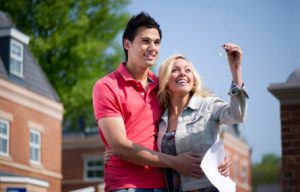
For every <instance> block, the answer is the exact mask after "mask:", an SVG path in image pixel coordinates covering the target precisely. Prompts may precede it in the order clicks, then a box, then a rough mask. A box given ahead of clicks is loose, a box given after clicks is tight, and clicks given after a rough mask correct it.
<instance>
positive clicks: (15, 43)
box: [9, 39, 24, 77]
mask: <svg viewBox="0 0 300 192" xmlns="http://www.w3.org/2000/svg"><path fill="white" fill-rule="evenodd" d="M14 46H16V47H18V48H20V55H18V54H15V53H14V49H13V48H14ZM23 53H24V45H23V44H22V43H20V42H18V41H16V40H14V39H11V41H10V65H9V69H10V73H12V74H14V75H16V76H18V77H23V66H24V65H23V63H24V62H23V58H24V57H23ZM12 60H14V61H15V62H18V63H19V64H20V71H17V70H16V69H15V67H14V66H13V62H12Z"/></svg>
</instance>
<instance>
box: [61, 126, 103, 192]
mask: <svg viewBox="0 0 300 192" xmlns="http://www.w3.org/2000/svg"><path fill="white" fill-rule="evenodd" d="M104 150H105V146H104V145H103V143H102V141H101V139H100V136H99V134H98V129H97V128H95V129H92V130H91V131H89V132H87V131H84V132H77V133H74V132H65V133H64V134H63V177H64V179H63V183H62V191H63V192H67V191H72V190H78V191H80V189H84V190H82V191H87V189H89V190H90V192H96V191H97V192H100V191H103V188H104V186H103V182H104V180H103V169H104V166H103V158H102V154H103V151H104Z"/></svg>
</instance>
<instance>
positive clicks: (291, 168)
mask: <svg viewBox="0 0 300 192" xmlns="http://www.w3.org/2000/svg"><path fill="white" fill-rule="evenodd" d="M280 108H281V115H280V116H281V139H282V178H281V182H282V183H281V185H282V191H289V192H299V191H300V182H299V181H300V104H290V105H281V106H280Z"/></svg>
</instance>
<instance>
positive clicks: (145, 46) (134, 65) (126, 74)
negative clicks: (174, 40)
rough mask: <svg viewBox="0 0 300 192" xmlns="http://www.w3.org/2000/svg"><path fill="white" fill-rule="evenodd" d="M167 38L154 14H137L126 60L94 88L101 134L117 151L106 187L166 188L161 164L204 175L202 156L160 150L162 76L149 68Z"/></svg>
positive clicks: (109, 165)
mask: <svg viewBox="0 0 300 192" xmlns="http://www.w3.org/2000/svg"><path fill="white" fill-rule="evenodd" d="M161 38H162V32H161V29H160V26H159V24H158V23H157V22H156V21H155V20H154V19H153V18H152V17H151V16H149V15H148V14H146V13H144V12H141V13H139V14H138V15H136V16H133V17H132V18H131V19H130V20H129V22H128V23H127V27H126V29H125V31H124V34H123V48H124V52H125V56H126V61H125V62H124V63H121V64H120V65H119V67H118V68H117V69H116V70H115V71H114V72H112V73H111V74H108V75H107V76H105V77H104V78H102V79H100V80H99V81H98V82H97V83H96V84H95V86H94V89H93V106H94V112H95V116H96V119H97V123H98V127H99V132H100V135H101V138H102V139H103V141H104V143H105V145H106V146H107V147H108V148H109V149H110V150H111V151H112V153H113V156H112V158H111V159H110V160H109V161H108V162H107V165H106V168H105V176H104V178H105V191H112V190H114V191H115V190H122V189H131V188H132V189H135V190H142V191H143V190H145V189H148V190H147V191H149V190H150V191H156V192H158V191H164V190H165V188H166V184H165V178H164V174H163V171H162V169H161V168H172V169H175V170H177V171H178V172H179V173H181V174H184V175H187V176H193V177H199V176H201V174H203V173H202V171H201V169H200V166H199V164H200V160H199V158H198V156H197V155H195V154H193V153H191V152H189V153H184V154H179V155H178V156H170V155H166V154H163V153H159V152H157V144H156V133H157V127H158V122H159V120H160V117H161V115H162V108H161V106H160V104H159V103H158V100H157V97H156V94H157V91H158V79H157V77H156V76H155V75H154V74H153V73H152V72H151V71H150V69H149V68H150V67H151V66H153V65H154V64H155V62H156V59H157V57H158V54H159V50H160V42H161ZM227 170H228V169H227ZM223 171H224V170H223Z"/></svg>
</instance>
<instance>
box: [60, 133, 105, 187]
mask: <svg viewBox="0 0 300 192" xmlns="http://www.w3.org/2000/svg"><path fill="white" fill-rule="evenodd" d="M96 136H98V134H97V135H96ZM99 142H100V141H99ZM102 153H103V148H101V147H96V148H73V149H64V150H63V177H64V183H63V185H62V191H70V190H74V189H80V188H84V187H89V186H97V185H99V184H100V182H99V181H94V182H87V181H84V172H83V171H84V156H85V155H99V156H100V155H101V154H102Z"/></svg>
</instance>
